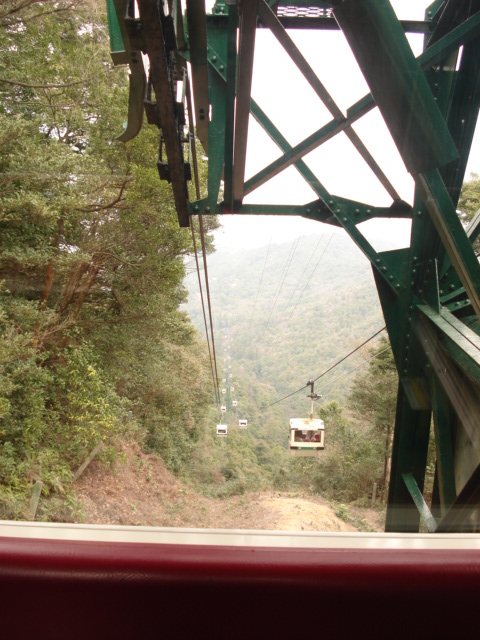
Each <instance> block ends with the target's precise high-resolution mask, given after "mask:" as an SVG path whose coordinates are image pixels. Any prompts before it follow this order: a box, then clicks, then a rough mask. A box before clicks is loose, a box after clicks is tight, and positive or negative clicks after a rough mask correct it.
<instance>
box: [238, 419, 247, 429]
mask: <svg viewBox="0 0 480 640" xmlns="http://www.w3.org/2000/svg"><path fill="white" fill-rule="evenodd" d="M247 426H248V421H247V420H239V421H238V428H239V429H246V428H247Z"/></svg>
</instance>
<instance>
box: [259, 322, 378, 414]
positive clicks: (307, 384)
mask: <svg viewBox="0 0 480 640" xmlns="http://www.w3.org/2000/svg"><path fill="white" fill-rule="evenodd" d="M385 329H386V327H382V329H380V330H379V331H377V332H376V333H374V334H373V336H370V338H368V340H365V342H362V344H361V345H359V346H358V347H356V348H355V349H353V350H352V351H350V353H347V355H346V356H344V357H343V358H341V359H340V360H338V362H336V363H335V364H334V365H332V366H331V367H330V368H329V369H327V370H326V371H324V372H323V373H321V374H320V375H319V376H317V377H316V378H315V379H313V382H316V381H317V380H320V378H323V376H325V375H327V373H329V372H330V371H332V369H335V367H338V365H339V364H341V363H342V362H344V361H345V360H346V359H347V358H349V357H350V356H352V355H353V354H354V353H355V352H357V351H358V350H359V349H361V348H362V347H364V346H365V345H366V344H367V343H368V342H370V340H373V339H374V338H376V337H377V336H378V335H379V334H380V333H382V331H385ZM309 384H310V381H309V382H307V383H306V384H304V385H303V387H301V388H300V389H297V391H293V392H292V393H289V394H288V395H286V396H284V397H283V398H280V400H275V402H272V403H271V404H269V405H267V406H266V407H265V409H268V408H269V407H273V405H275V404H278V403H279V402H283V400H286V399H287V398H290V397H291V396H294V395H296V394H297V393H300V391H303V390H304V389H305V388H306V387H308V386H309Z"/></svg>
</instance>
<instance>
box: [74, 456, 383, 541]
mask: <svg viewBox="0 0 480 640" xmlns="http://www.w3.org/2000/svg"><path fill="white" fill-rule="evenodd" d="M122 449H123V451H122V454H123V455H122V457H123V458H124V461H123V462H121V461H120V462H117V463H116V464H115V466H114V467H113V468H108V467H105V466H104V465H101V464H97V463H93V464H92V465H91V467H90V468H89V469H88V470H87V472H86V473H85V475H84V476H83V477H82V478H81V479H80V480H79V482H78V484H77V495H78V498H79V499H80V501H81V504H82V511H83V515H82V516H81V517H80V518H79V520H81V521H82V522H86V523H90V524H119V525H134V526H135V525H142V526H157V527H201V528H207V529H263V530H279V531H359V530H360V531H382V530H383V517H384V516H383V514H382V513H381V512H379V511H377V510H374V509H359V508H353V507H350V506H347V507H345V506H344V505H332V504H330V503H329V502H327V501H326V500H324V499H323V498H321V497H320V496H312V495H308V494H302V493H298V492H274V491H263V492H255V493H248V494H245V495H242V496H232V497H230V498H224V499H215V498H207V497H205V496H202V495H200V494H198V493H196V492H195V491H193V490H192V489H190V488H189V487H187V486H186V485H185V484H184V483H182V482H181V481H180V480H178V479H177V478H175V477H174V476H172V474H170V473H169V472H168V471H167V470H166V469H165V466H164V464H163V462H162V461H161V460H159V459H158V458H157V457H156V456H153V455H145V454H144V453H142V452H141V451H140V450H139V448H138V447H137V446H135V445H134V444H131V443H130V444H123V445H122Z"/></svg>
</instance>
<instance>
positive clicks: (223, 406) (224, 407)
mask: <svg viewBox="0 0 480 640" xmlns="http://www.w3.org/2000/svg"><path fill="white" fill-rule="evenodd" d="M226 410H227V407H226V406H225V405H224V404H222V405H221V407H220V411H221V412H222V413H225V412H226Z"/></svg>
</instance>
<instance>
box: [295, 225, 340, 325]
mask: <svg viewBox="0 0 480 640" xmlns="http://www.w3.org/2000/svg"><path fill="white" fill-rule="evenodd" d="M333 236H334V234H333V233H332V235H331V236H330V238H329V239H328V240H327V244H326V245H325V247H324V249H323V251H322V253H321V255H320V257H319V259H318V261H317V264H316V265H315V268H314V269H313V271H312V273H311V274H310V277H309V278H308V280H307V282H306V284H305V286H304V287H303V290H302V293H301V294H300V295H299V296H298V299H297V302H296V303H295V306H294V307H293V309H292V311H291V312H290V315H289V316H288V319H287V322H288V321H289V320H290V318H291V317H292V315H293V313H294V311H295V309H296V308H297V307H298V303H299V302H300V300H301V299H302V296H303V294H304V293H305V291H306V289H307V287H308V285H309V284H310V280H311V279H312V278H313V274H314V273H315V271H316V270H317V269H318V265H319V264H320V262H321V260H322V258H323V256H324V255H325V251H326V250H327V248H328V245H329V244H330V241H331V240H332V238H333ZM320 240H321V236H320V239H319V241H318V242H317V246H316V247H315V250H314V253H315V252H316V251H317V248H318V245H319V244H320ZM312 256H313V253H312ZM310 260H311V259H310ZM310 260H309V261H308V264H310ZM308 264H307V267H308ZM307 267H305V269H304V271H303V273H302V276H301V278H303V275H304V273H305V271H306V270H307ZM301 278H300V279H301Z"/></svg>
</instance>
